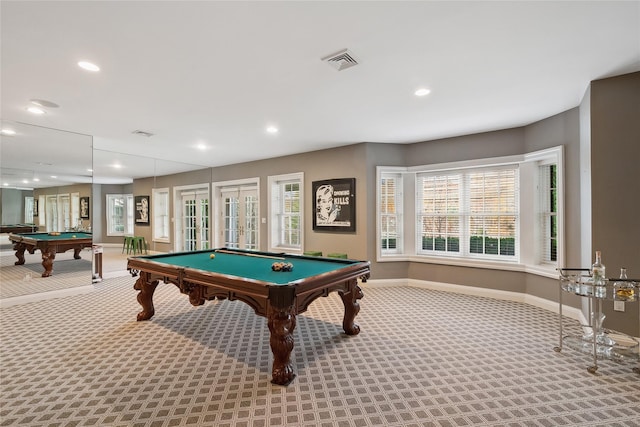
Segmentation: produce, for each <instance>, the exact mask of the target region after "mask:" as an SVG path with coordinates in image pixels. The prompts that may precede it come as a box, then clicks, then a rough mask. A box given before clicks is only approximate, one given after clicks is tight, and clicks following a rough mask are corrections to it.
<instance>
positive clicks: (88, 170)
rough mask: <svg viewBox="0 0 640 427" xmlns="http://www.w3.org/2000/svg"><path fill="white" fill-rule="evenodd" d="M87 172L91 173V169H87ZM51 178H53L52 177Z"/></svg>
mask: <svg viewBox="0 0 640 427" xmlns="http://www.w3.org/2000/svg"><path fill="white" fill-rule="evenodd" d="M87 172H93V169H87ZM51 178H54V177H53V176H52V177H51Z"/></svg>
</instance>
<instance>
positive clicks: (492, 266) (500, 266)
mask: <svg viewBox="0 0 640 427" xmlns="http://www.w3.org/2000/svg"><path fill="white" fill-rule="evenodd" d="M376 261H377V262H380V263H383V262H418V263H424V264H439V265H451V266H456V267H471V268H485V269H489V270H503V271H520V272H524V273H529V274H535V275H537V276H543V277H548V278H552V279H557V278H558V272H557V271H556V267H555V266H551V265H527V264H521V263H517V262H499V261H488V260H472V259H462V258H453V257H451V258H438V257H429V256H417V255H411V256H409V255H384V256H378V258H377V260H376Z"/></svg>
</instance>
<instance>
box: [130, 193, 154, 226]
mask: <svg viewBox="0 0 640 427" xmlns="http://www.w3.org/2000/svg"><path fill="white" fill-rule="evenodd" d="M134 202H135V205H136V217H135V222H136V225H149V215H150V214H151V212H150V210H151V206H150V205H149V196H135V197H134Z"/></svg>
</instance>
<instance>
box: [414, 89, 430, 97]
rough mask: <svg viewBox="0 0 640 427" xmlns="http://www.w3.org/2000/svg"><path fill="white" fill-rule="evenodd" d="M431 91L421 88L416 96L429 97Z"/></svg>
mask: <svg viewBox="0 0 640 427" xmlns="http://www.w3.org/2000/svg"><path fill="white" fill-rule="evenodd" d="M430 93H431V91H430V90H429V89H425V88H421V89H418V90H416V91H415V95H416V96H425V95H429V94H430Z"/></svg>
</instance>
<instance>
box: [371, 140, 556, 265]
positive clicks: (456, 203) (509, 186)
mask: <svg viewBox="0 0 640 427" xmlns="http://www.w3.org/2000/svg"><path fill="white" fill-rule="evenodd" d="M563 185H564V184H563V147H562V146H559V147H554V148H549V149H545V150H540V151H536V152H532V153H527V154H524V155H520V156H509V157H499V158H490V159H476V160H471V161H462V162H454V163H447V164H436V165H425V166H416V167H406V168H399V167H386V166H379V167H378V170H377V212H376V215H377V233H378V234H377V241H378V248H377V249H378V250H377V253H378V261H395V260H402V261H416V262H430V263H440V264H450V265H462V266H471V267H485V268H507V269H510V270H516V271H518V270H521V271H527V272H532V273H535V274H539V275H543V276H546V277H556V275H557V272H556V271H555V268H556V267H557V266H558V265H563V264H564V247H563V244H564V243H563V236H564V224H563V214H562V212H563V211H564V204H563V200H564V196H563ZM403 194H404V195H407V196H403ZM414 194H415V197H414V196H413V195H414ZM409 195H411V196H409ZM403 211H404V212H405V214H404V215H403ZM406 212H415V215H406Z"/></svg>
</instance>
